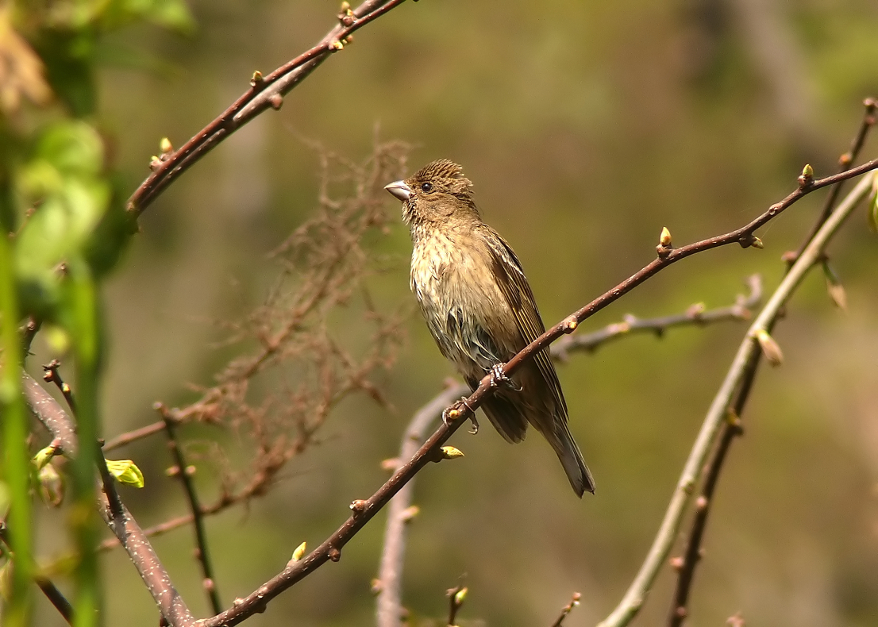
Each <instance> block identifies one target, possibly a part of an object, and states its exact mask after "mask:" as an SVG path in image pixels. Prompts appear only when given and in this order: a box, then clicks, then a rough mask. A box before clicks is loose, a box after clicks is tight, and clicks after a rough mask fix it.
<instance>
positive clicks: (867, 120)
mask: <svg viewBox="0 0 878 627" xmlns="http://www.w3.org/2000/svg"><path fill="white" fill-rule="evenodd" d="M863 105H864V107H865V111H864V114H863V121H862V123H861V124H860V128H859V130H858V131H857V134H856V136H855V137H854V139H853V141H852V142H851V148H850V150H849V151H848V152H846V153H845V154H843V155H841V157H840V158H839V160H838V163H839V173H841V172H845V171H847V170H848V169H850V167H851V164H853V162H854V161H855V160H856V159H857V156H858V155H859V153H860V151H861V150H862V148H863V145H864V144H865V141H866V137H867V135H868V133H869V131H870V130H871V129H872V127H873V126H874V125H875V109H876V101H875V99H873V98H867V99H866V100H865V101H864V102H863ZM841 187H842V183H841V182H839V183H837V184H836V185H834V186H833V187H832V188H831V189H830V192H829V194H828V195H827V197H826V201H825V203H824V206H823V210H822V211H821V213H820V216H819V217H818V218H817V220H816V221H815V223H814V225H813V226H812V227H811V230H810V231H809V232H808V235H807V236H806V237H805V239H804V240H803V241H802V244H801V245H800V246H799V248H798V250H797V251H796V252H795V253H787V254H785V255H784V257H783V259H784V261H786V262H787V264H788V265H787V270H789V269H790V268H791V267H792V264H794V263H795V261H796V260H797V259H799V257H800V256H801V255H802V252H803V251H804V250H805V248H806V247H807V246H808V244H809V243H810V242H811V241H812V240H813V239H814V236H815V235H816V234H817V232H818V231H819V230H820V227H821V226H822V225H823V223H824V222H826V219H827V218H828V217H829V215H830V214H831V213H832V210H833V208H834V207H835V203H836V201H837V200H838V196H839V193H840V192H841ZM824 263H826V261H825V259H824ZM769 330H770V329H769ZM767 332H768V331H766V333H767ZM762 337H765V335H764V334H763V335H762ZM761 356H762V352H759V351H756V352H754V353H753V354H752V355H751V357H750V358H749V360H748V362H747V363H746V364H745V365H744V369H743V370H744V376H743V379H742V381H741V384H740V386H739V387H738V390H737V391H736V393H735V398H734V399H733V401H732V403H731V408H730V412H729V419H728V421H727V423H726V424H725V426H724V427H723V429H722V434H721V435H720V438H719V441H718V443H717V445H716V447H715V449H714V451H713V453H712V454H711V458H710V461H709V462H708V464H707V470H706V471H705V473H704V482H703V484H702V487H701V492H700V494H699V495H698V498H697V499H696V500H695V512H694V516H693V517H692V524H691V528H690V531H689V533H688V534H687V542H686V548H685V550H684V554H683V556H681V557H676V558H673V559H672V560H671V564H672V566H673V567H674V568H675V570H677V571H678V575H677V585H676V589H675V591H674V599H673V603H672V605H671V610H670V614H669V617H668V625H669V626H670V627H680V625H682V624H683V622H684V621H685V620H686V618H687V617H688V615H689V608H688V604H689V594H690V592H691V589H692V583H693V581H694V578H695V570H696V568H697V566H698V563H699V562H700V559H701V551H702V548H701V546H702V542H703V538H704V532H705V529H706V527H707V521H708V517H709V515H710V509H711V506H712V504H713V495H714V492H715V490H716V486H717V482H718V481H719V477H720V474H721V471H722V468H723V464H724V462H725V459H726V456H727V454H728V451H729V448H730V447H731V445H732V442H733V441H734V440H735V439H736V438H737V436H739V435H741V434H742V433H743V429H742V427H741V418H740V417H741V416H742V415H743V413H744V407H745V405H746V403H747V400H748V399H749V396H750V390H751V389H752V385H753V381H754V380H755V377H756V372H757V369H758V367H759V360H760V357H761ZM769 362H770V363H774V362H772V361H771V360H769Z"/></svg>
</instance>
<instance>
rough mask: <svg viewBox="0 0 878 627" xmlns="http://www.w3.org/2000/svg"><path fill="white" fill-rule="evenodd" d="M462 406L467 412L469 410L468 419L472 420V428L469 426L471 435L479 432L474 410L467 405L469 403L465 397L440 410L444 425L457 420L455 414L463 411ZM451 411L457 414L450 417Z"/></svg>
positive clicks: (449, 424) (448, 425)
mask: <svg viewBox="0 0 878 627" xmlns="http://www.w3.org/2000/svg"><path fill="white" fill-rule="evenodd" d="M464 408H465V409H466V411H467V412H469V419H470V422H472V423H473V424H472V428H470V430H469V432H470V433H471V434H473V435H475V434H477V433H478V432H479V421H478V420H476V410H474V409H473V408H472V407H470V406H469V403H467V402H466V397H465V396H464V397H462V398H461V399H460V400H459V401H457V402H456V403H455V404H454V405H452V406H451V407H446V408H445V409H443V410H442V422H444V423H445V426H446V427H450V426H451V423H452V422H454V421H455V420H457V416H459V415H460V414H461V413H463V410H464ZM451 412H456V413H457V416H455V417H453V418H452V417H451V415H450V414H451Z"/></svg>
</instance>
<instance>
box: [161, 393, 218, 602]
mask: <svg viewBox="0 0 878 627" xmlns="http://www.w3.org/2000/svg"><path fill="white" fill-rule="evenodd" d="M158 410H159V411H160V412H161V414H162V416H163V417H164V421H165V430H166V431H167V432H168V450H170V451H171V457H172V458H173V460H174V464H175V467H174V468H173V470H174V471H175V474H176V476H177V477H179V478H180V483H182V484H183V491H184V492H185V493H186V500H187V501H188V503H189V509H190V511H191V512H192V521H193V523H194V524H193V526H194V527H195V545H196V550H195V555H196V557H197V559H198V563H199V564H200V565H201V575H202V584H203V586H204V589H205V591H206V592H207V600H208V602H209V603H210V607H211V610H213V613H214V614H219V613H220V612H221V611H222V603H220V598H219V592H218V591H217V589H216V578H215V577H214V575H213V567H212V566H211V562H210V554H209V553H208V549H207V532H206V531H205V530H204V517H203V516H202V515H201V505H200V504H199V502H198V494H197V493H196V492H195V484H194V483H193V482H192V475H191V473H190V472H189V466H188V465H187V464H186V459H185V458H184V457H183V451H182V449H181V448H180V443H179V442H177V431H176V429H175V427H174V420H173V419H172V418H171V417H170V416H169V415H167V412H166V410H165V408H164V406H159V407H158ZM193 470H194V469H193Z"/></svg>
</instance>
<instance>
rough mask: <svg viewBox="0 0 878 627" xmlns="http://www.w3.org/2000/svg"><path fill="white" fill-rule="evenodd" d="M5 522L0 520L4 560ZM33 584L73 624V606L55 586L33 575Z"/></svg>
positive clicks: (6, 540)
mask: <svg viewBox="0 0 878 627" xmlns="http://www.w3.org/2000/svg"><path fill="white" fill-rule="evenodd" d="M6 529H7V528H6V521H5V520H0V542H2V545H0V554H2V555H3V556H4V557H5V558H7V559H10V555H9V554H8V550H9V542H8V539H7V537H6ZM34 583H35V584H37V587H38V588H39V589H40V590H42V591H43V594H44V595H46V598H47V599H48V600H49V603H51V604H52V605H53V606H54V607H55V609H56V610H58V613H59V614H61V616H62V617H63V618H64V620H66V621H67V622H68V623H69V624H71V625H72V624H73V606H72V605H70V601H68V600H67V598H66V597H65V596H64V595H63V594H62V593H61V591H60V590H58V588H57V586H55V584H54V583H53V582H52V581H51V580H50V579H49V578H48V577H44V576H42V575H34Z"/></svg>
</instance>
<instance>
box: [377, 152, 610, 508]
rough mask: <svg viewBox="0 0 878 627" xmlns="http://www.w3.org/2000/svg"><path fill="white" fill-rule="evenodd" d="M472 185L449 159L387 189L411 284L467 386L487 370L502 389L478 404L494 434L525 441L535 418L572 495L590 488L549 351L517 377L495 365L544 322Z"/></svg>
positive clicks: (537, 331) (436, 336)
mask: <svg viewBox="0 0 878 627" xmlns="http://www.w3.org/2000/svg"><path fill="white" fill-rule="evenodd" d="M471 188H472V183H471V182H470V181H469V179H467V178H465V177H464V176H463V172H462V171H461V168H460V166H459V165H457V164H455V163H452V162H451V161H448V160H447V159H440V160H438V161H434V162H433V163H430V164H428V165H426V166H424V167H423V168H422V169H421V170H419V171H418V172H417V173H416V174H415V175H414V176H412V177H410V178H407V179H405V180H404V181H396V182H394V183H391V184H390V185H388V186H387V187H386V188H385V189H387V191H388V192H390V193H391V194H393V195H394V196H396V197H397V198H399V199H400V200H401V201H402V203H403V205H402V216H403V220H405V222H406V224H408V225H409V228H410V229H411V236H412V244H413V250H412V267H411V288H412V291H413V292H414V294H415V296H416V297H417V299H418V303H419V304H420V306H421V312H422V313H423V314H424V319H425V320H426V321H427V326H428V327H429V329H430V333H432V335H433V338H434V339H435V340H436V343H437V344H438V345H439V350H440V351H442V354H443V355H445V357H446V358H447V359H449V360H451V362H452V363H453V364H454V365H455V366H456V367H457V369H458V371H459V372H460V373H461V375H463V378H464V379H465V380H466V382H467V384H469V386H470V387H471V388H472V389H475V388H476V387H477V386H478V384H479V381H481V379H482V377H484V376H485V374H487V373H492V376H494V377H495V381H494V382H495V384H497V385H498V388H497V390H496V391H495V392H494V394H493V395H492V396H491V397H490V398H488V400H486V401H485V402H484V403H482V406H481V407H482V409H483V410H484V412H485V414H486V415H487V416H488V419H489V420H490V421H491V424H493V425H494V427H495V428H496V429H497V431H499V432H500V434H501V435H502V436H503V437H504V438H506V439H507V440H508V441H509V442H520V441H521V440H523V439H524V436H525V432H526V431H527V424H528V423H530V424H532V425H533V426H534V428H535V429H536V430H537V431H539V432H540V433H541V434H543V437H545V438H546V440H548V441H549V444H551V445H552V448H553V449H555V453H556V454H557V455H558V459H560V460H561V465H562V466H564V471H565V472H566V473H567V478H568V479H569V480H570V485H572V486H573V489H574V491H575V492H576V494H577V495H579V496H582V494H583V492H584V491H585V490H588V491H589V492H594V480H593V479H592V477H591V473H590V472H589V470H588V468H587V467H586V465H585V462H584V461H583V459H582V453H580V452H579V447H578V446H577V445H576V442H574V441H573V436H572V435H571V434H570V429H569V428H568V426H567V404H566V403H565V402H564V395H563V393H562V392H561V384H560V383H559V382H558V375H557V374H556V373H555V368H554V366H553V365H552V361H551V359H550V358H549V352H548V350H547V349H546V350H542V351H540V352H539V353H537V354H536V356H535V357H534V358H533V359H532V360H530V361H528V362H527V363H525V364H524V365H522V366H521V367H520V368H519V369H518V370H516V372H515V374H514V375H512V376H511V377H506V376H505V375H504V374H503V372H502V370H501V369H499V368H497V366H499V365H501V364H503V363H505V362H507V361H509V359H511V358H512V357H513V356H514V355H515V354H516V353H518V352H519V351H520V350H521V349H522V348H524V347H525V346H527V345H528V344H530V343H531V342H532V341H533V340H535V339H536V338H537V337H539V336H540V335H541V334H542V333H543V332H544V331H545V327H544V326H543V321H542V319H541V318H540V312H539V310H538V309H537V304H536V301H535V300H534V296H533V292H531V289H530V285H529V284H528V282H527V277H525V276H524V271H523V270H522V268H521V263H520V262H519V261H518V257H516V256H515V253H514V252H513V251H512V248H511V247H510V246H509V244H507V243H506V241H505V240H504V239H503V238H502V237H500V235H499V234H498V233H497V231H495V230H494V229H492V228H491V227H490V226H488V225H487V224H485V223H484V222H482V219H481V217H480V216H479V211H478V209H477V208H476V205H475V202H473V198H472V192H471Z"/></svg>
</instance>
